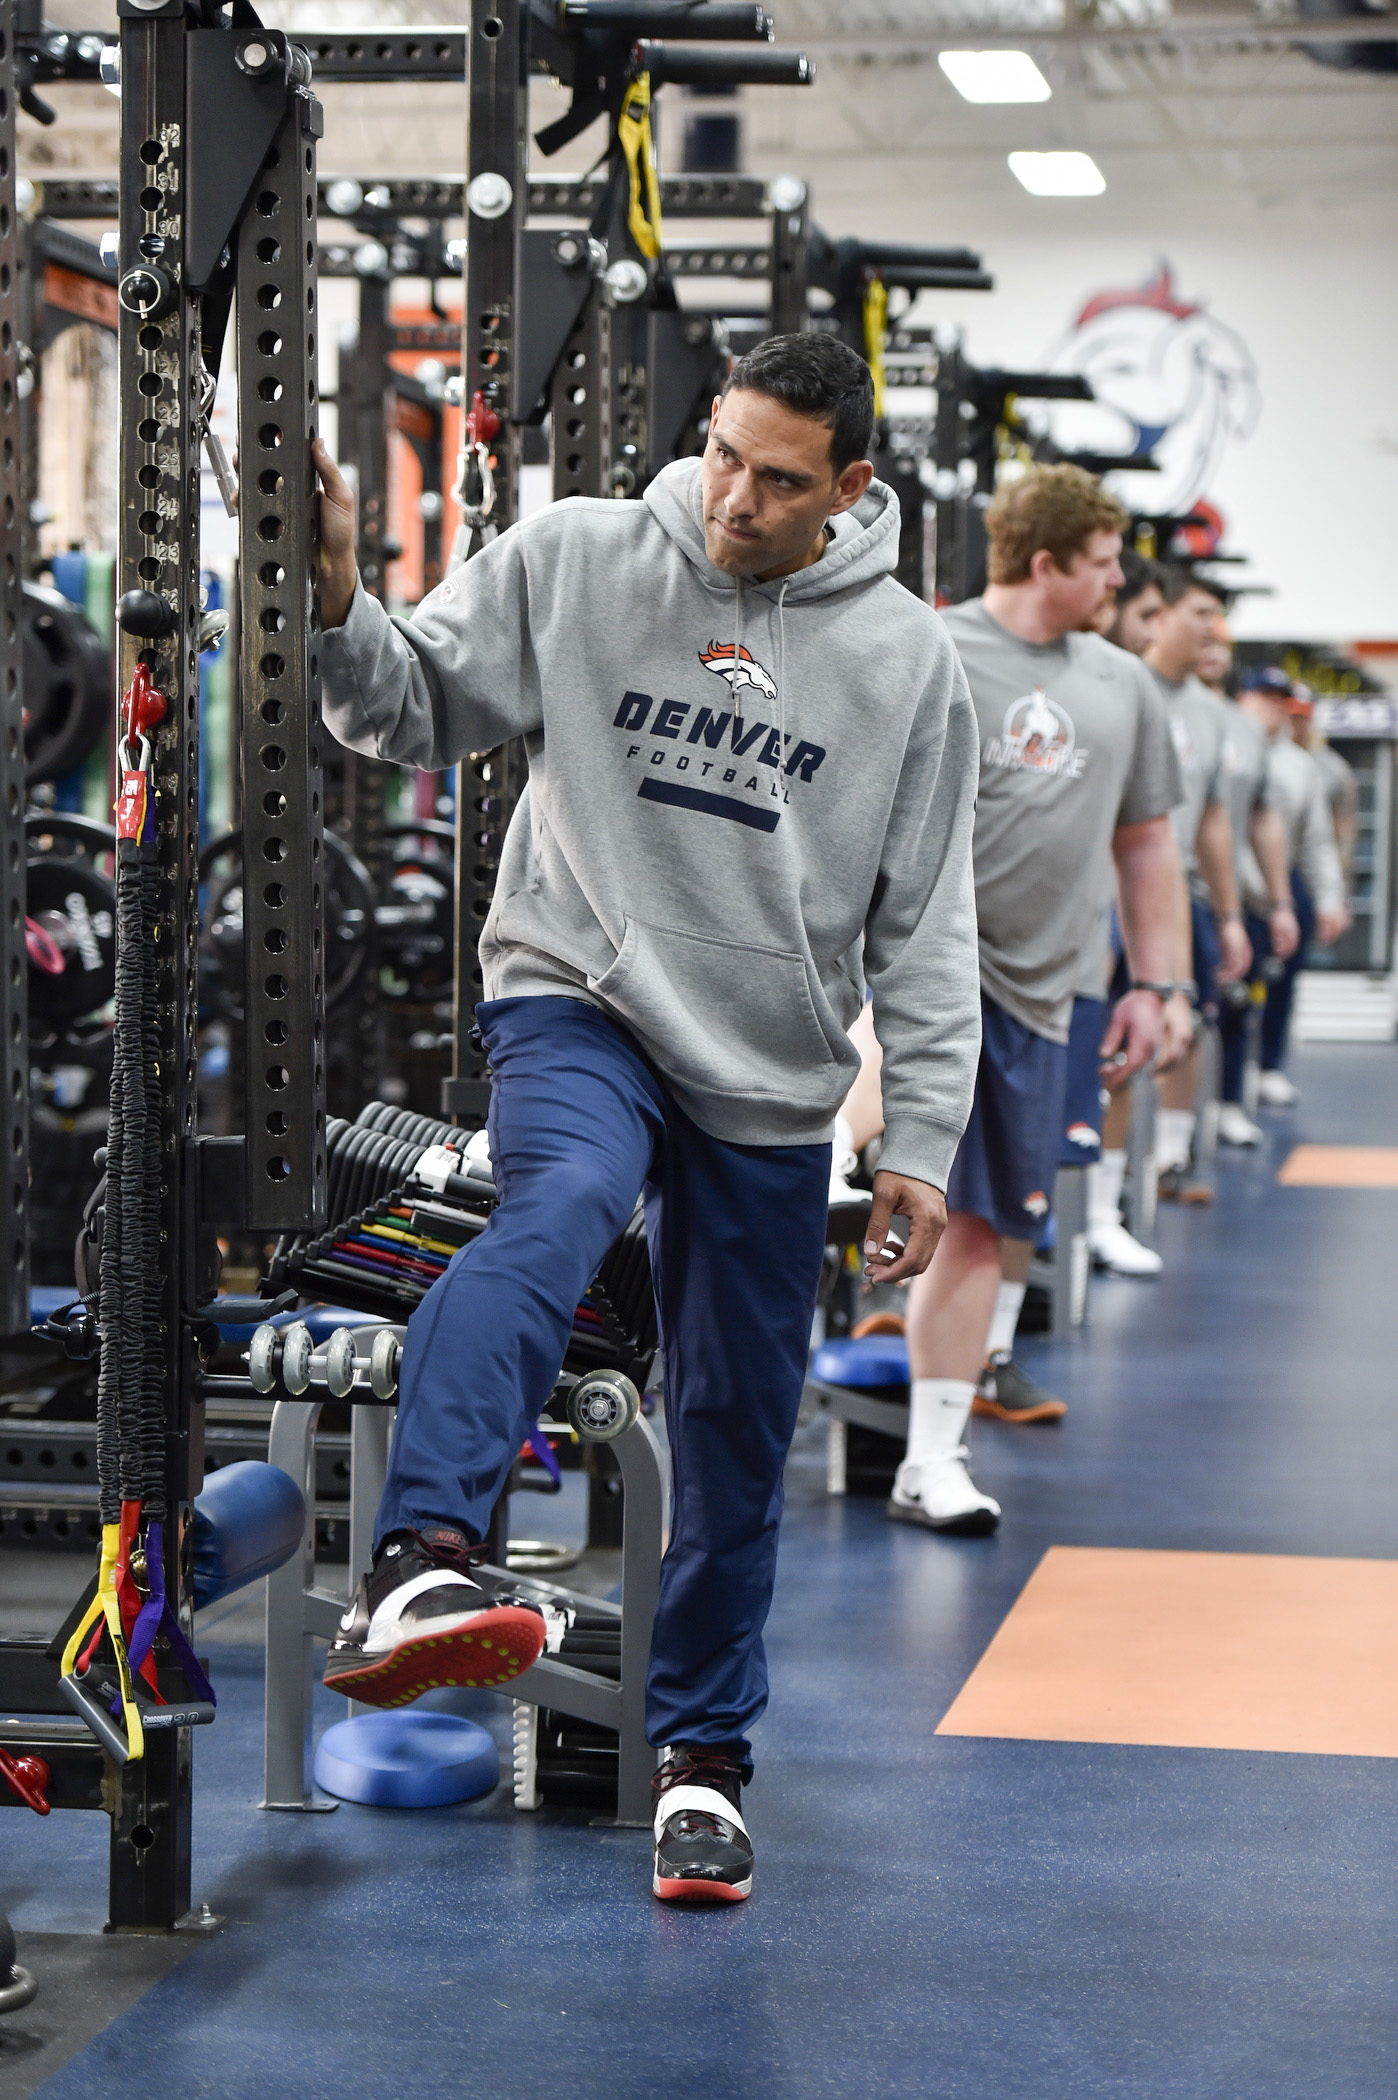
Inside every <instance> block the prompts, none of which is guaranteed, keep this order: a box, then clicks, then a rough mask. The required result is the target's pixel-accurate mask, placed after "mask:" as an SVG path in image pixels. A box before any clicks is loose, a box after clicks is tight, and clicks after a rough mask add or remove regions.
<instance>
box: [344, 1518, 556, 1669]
mask: <svg viewBox="0 0 1398 2100" xmlns="http://www.w3.org/2000/svg"><path fill="white" fill-rule="evenodd" d="M473 1550H474V1549H473V1548H472V1547H471V1545H470V1544H469V1542H468V1541H467V1540H466V1538H465V1537H463V1535H462V1533H461V1532H459V1531H452V1530H450V1529H448V1528H447V1527H446V1526H445V1525H438V1526H435V1527H434V1528H433V1529H432V1530H431V1531H428V1532H418V1531H407V1532H400V1533H398V1534H397V1535H396V1536H395V1537H393V1538H391V1539H389V1540H388V1541H387V1543H386V1544H385V1545H384V1547H383V1548H382V1550H381V1552H380V1554H379V1557H378V1560H377V1562H376V1564H375V1566H374V1567H373V1568H372V1569H371V1571H370V1572H369V1574H367V1575H365V1576H364V1577H362V1579H361V1581H360V1584H359V1587H358V1589H357V1590H356V1591H355V1593H354V1596H353V1598H352V1599H351V1601H350V1607H349V1610H348V1611H347V1612H346V1613H345V1615H344V1617H343V1618H342V1619H341V1621H340V1630H339V1632H338V1633H337V1634H336V1636H335V1640H334V1643H333V1645H332V1647H331V1650H330V1653H329V1655H328V1656H327V1657H326V1659H325V1676H324V1679H323V1682H324V1684H325V1686H326V1689H327V1690H328V1691H332V1692H343V1693H344V1694H345V1696H346V1697H347V1698H350V1699H358V1700H359V1701H361V1702H362V1704H364V1705H365V1706H407V1705H409V1704H410V1703H411V1702H412V1701H413V1700H414V1699H417V1698H420V1697H421V1696H422V1694H423V1693H424V1692H430V1691H436V1690H437V1688H438V1687H439V1686H441V1685H501V1684H508V1683H509V1681H510V1679H511V1678H512V1677H518V1676H519V1674H520V1672H521V1671H523V1670H527V1669H528V1668H529V1666H530V1664H531V1663H535V1662H537V1661H538V1659H539V1656H540V1654H541V1652H542V1650H543V1646H544V1634H545V1625H544V1617H543V1614H542V1612H540V1611H539V1609H538V1608H537V1606H535V1605H533V1604H530V1603H529V1602H527V1600H526V1599H525V1598H523V1597H521V1596H516V1595H514V1594H512V1593H508V1592H505V1593H500V1594H497V1593H495V1592H494V1591H491V1590H487V1589H484V1588H483V1587H482V1586H481V1584H480V1583H479V1582H477V1581H476V1579H475V1577H474V1576H473V1575H472V1573H471V1563H472V1558H473Z"/></svg>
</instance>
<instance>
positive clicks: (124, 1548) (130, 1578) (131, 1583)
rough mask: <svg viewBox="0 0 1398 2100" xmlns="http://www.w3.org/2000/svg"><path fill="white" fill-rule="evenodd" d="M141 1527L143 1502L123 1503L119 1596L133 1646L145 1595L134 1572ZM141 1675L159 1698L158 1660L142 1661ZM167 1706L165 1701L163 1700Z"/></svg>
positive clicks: (128, 1641)
mask: <svg viewBox="0 0 1398 2100" xmlns="http://www.w3.org/2000/svg"><path fill="white" fill-rule="evenodd" d="M140 1528H141V1505H140V1503H139V1502H123V1503H122V1505H121V1543H120V1545H119V1546H118V1547H117V1563H116V1593H117V1603H118V1604H119V1605H120V1607H121V1630H122V1632H123V1633H124V1634H125V1636H126V1645H127V1647H128V1648H129V1647H130V1646H131V1630H132V1628H133V1627H134V1626H135V1624H136V1621H137V1619H138V1618H139V1617H140V1615H141V1602H142V1599H141V1593H140V1591H139V1590H138V1589H137V1587H136V1578H135V1576H134V1575H133V1574H132V1572H131V1548H132V1547H133V1546H134V1545H135V1543H136V1535H137V1533H138V1532H139V1530H140ZM141 1675H142V1677H143V1678H144V1679H145V1681H146V1683H147V1684H148V1685H149V1686H150V1688H151V1690H152V1691H153V1692H154V1693H155V1696H156V1698H157V1699H160V1687H159V1685H158V1684H157V1683H156V1679H155V1657H154V1656H153V1655H150V1654H147V1655H146V1656H145V1657H144V1658H143V1660H142V1662H141ZM160 1703H161V1704H162V1705H164V1703H165V1702H164V1700H163V1699H162V1700H160Z"/></svg>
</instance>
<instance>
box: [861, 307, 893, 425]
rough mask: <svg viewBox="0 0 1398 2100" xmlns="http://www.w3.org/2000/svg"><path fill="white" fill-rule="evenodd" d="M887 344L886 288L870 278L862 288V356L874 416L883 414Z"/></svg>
mask: <svg viewBox="0 0 1398 2100" xmlns="http://www.w3.org/2000/svg"><path fill="white" fill-rule="evenodd" d="M887 344H888V287H887V286H886V285H885V284H884V282H883V280H882V279H881V278H879V277H871V278H870V279H869V282H868V283H867V284H866V285H865V287H864V355H865V356H866V357H867V358H868V360H869V371H870V374H871V376H872V378H873V381H874V414H875V415H876V416H881V415H882V414H883V412H884V375H883V353H884V350H885V348H886V347H887Z"/></svg>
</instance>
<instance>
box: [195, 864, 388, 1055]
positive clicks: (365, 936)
mask: <svg viewBox="0 0 1398 2100" xmlns="http://www.w3.org/2000/svg"><path fill="white" fill-rule="evenodd" d="M242 859H243V838H242V833H241V832H237V831H229V832H225V833H224V834H223V836H222V837H221V838H216V839H211V840H210V841H209V843H208V845H207V846H206V847H205V848H204V850H203V852H202V853H201V854H200V856H199V880H200V884H201V902H200V911H199V957H200V965H201V973H200V989H201V993H202V994H203V996H205V997H206V998H207V999H208V1001H209V1005H210V1007H211V1008H212V1010H213V1011H214V1012H215V1013H217V1014H219V1015H221V1016H222V1018H223V1019H225V1020H228V1021H234V1022H237V1021H241V1020H242V1018H243V888H242ZM324 896H325V904H324V910H325V1003H326V1005H327V1007H334V1006H339V1005H340V1004H341V1003H342V1001H344V1000H346V999H348V998H349V996H350V994H351V993H352V992H353V990H354V988H355V986H356V985H357V984H358V982H359V979H360V977H361V976H362V975H363V972H364V968H365V965H366V963H367V961H368V957H369V935H370V929H371V927H372V925H373V917H374V891H373V885H372V883H371V882H370V879H369V871H368V869H367V868H366V867H365V866H364V864H363V862H362V861H360V860H357V859H356V858H355V856H354V854H353V853H351V852H350V850H349V847H348V846H346V844H345V842H344V840H343V839H340V838H337V837H336V835H335V833H334V832H333V831H327V832H326V834H325V882H324Z"/></svg>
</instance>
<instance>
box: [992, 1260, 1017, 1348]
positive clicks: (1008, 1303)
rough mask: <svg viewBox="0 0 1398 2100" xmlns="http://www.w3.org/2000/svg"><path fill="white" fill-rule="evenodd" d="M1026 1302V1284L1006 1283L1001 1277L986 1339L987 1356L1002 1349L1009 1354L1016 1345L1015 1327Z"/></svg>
mask: <svg viewBox="0 0 1398 2100" xmlns="http://www.w3.org/2000/svg"><path fill="white" fill-rule="evenodd" d="M1023 1303H1024V1285H1023V1284H1022V1283H1006V1282H1005V1280H1004V1278H1003V1277H1002V1278H1001V1281H1000V1288H999V1290H998V1291H997V1292H996V1293H995V1311H994V1313H993V1314H992V1315H991V1320H990V1334H989V1336H988V1338H987V1340H986V1345H985V1353H986V1355H987V1356H998V1355H999V1353H1000V1352H1001V1350H1003V1351H1004V1353H1005V1354H1006V1355H1007V1356H1009V1355H1010V1354H1012V1352H1013V1350H1014V1345H1015V1329H1016V1327H1018V1325H1019V1309H1020V1307H1021V1305H1023Z"/></svg>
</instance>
